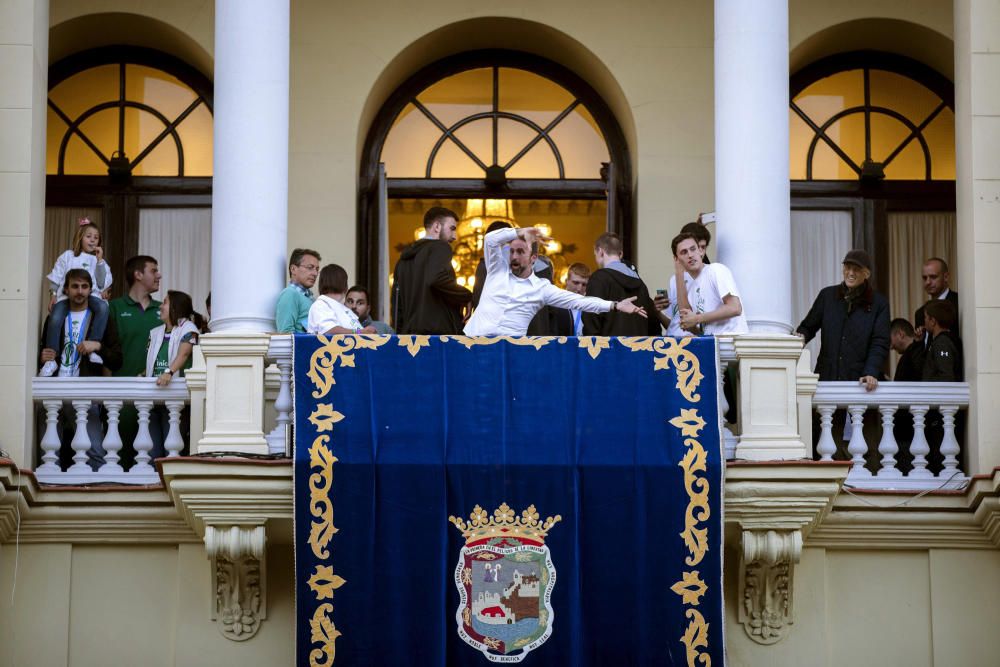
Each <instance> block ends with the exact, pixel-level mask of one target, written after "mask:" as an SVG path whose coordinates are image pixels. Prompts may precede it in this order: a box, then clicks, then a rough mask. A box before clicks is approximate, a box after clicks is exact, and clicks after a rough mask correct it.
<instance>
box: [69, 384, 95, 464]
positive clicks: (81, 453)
mask: <svg viewBox="0 0 1000 667" xmlns="http://www.w3.org/2000/svg"><path fill="white" fill-rule="evenodd" d="M73 409H74V410H76V433H74V434H73V441H72V442H70V447H72V448H73V452H74V453H73V465H71V466H70V467H69V470H67V471H66V472H69V473H83V474H87V473H92V472H93V470H91V469H90V466H89V465H87V450H88V449H90V434H89V433H87V413H88V412H90V401H73Z"/></svg>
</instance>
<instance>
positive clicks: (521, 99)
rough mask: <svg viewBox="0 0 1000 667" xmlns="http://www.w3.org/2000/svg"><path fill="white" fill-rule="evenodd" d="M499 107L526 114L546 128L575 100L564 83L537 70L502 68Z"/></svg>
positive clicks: (521, 114)
mask: <svg viewBox="0 0 1000 667" xmlns="http://www.w3.org/2000/svg"><path fill="white" fill-rule="evenodd" d="M499 93H500V94H499V109H500V111H508V112H510V113H514V114H517V115H519V116H524V117H525V118H527V119H528V120H531V121H534V122H535V123H536V124H538V125H540V126H542V127H543V128H544V127H545V126H547V125H548V124H549V123H551V122H552V121H553V120H555V119H556V116H558V115H559V113H560V112H561V111H563V109H565V108H566V107H568V106H569V105H570V104H572V103H573V96H572V95H570V93H569V91H568V90H566V89H565V88H563V87H562V86H560V85H558V84H556V83H554V82H552V81H549V80H548V79H546V78H544V77H541V76H539V75H537V74H535V73H533V72H526V71H525V70H522V69H511V68H508V67H503V68H501V69H500V90H499Z"/></svg>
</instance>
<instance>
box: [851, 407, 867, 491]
mask: <svg viewBox="0 0 1000 667" xmlns="http://www.w3.org/2000/svg"><path fill="white" fill-rule="evenodd" d="M866 409H868V406H866V405H850V406H848V407H847V411H848V412H849V413H850V415H851V441H850V442H849V443H847V451H848V453H850V455H851V463H852V464H853V465H852V467H851V472H850V473H849V474H850V475H851V476H852V477H871V476H872V474H871V473H870V472H869V471H868V469H867V468H865V454H867V453H868V443H867V442H865V434H864V426H865V424H864V419H865V410H866Z"/></svg>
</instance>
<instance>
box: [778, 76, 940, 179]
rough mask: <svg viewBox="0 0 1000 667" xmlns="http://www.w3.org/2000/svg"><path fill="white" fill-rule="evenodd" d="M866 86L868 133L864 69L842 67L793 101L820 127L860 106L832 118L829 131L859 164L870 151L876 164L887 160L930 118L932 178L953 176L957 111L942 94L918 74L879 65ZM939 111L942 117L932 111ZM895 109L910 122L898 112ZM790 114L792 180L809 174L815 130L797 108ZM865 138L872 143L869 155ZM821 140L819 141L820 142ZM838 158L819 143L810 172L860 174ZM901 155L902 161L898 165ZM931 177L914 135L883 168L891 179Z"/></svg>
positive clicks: (851, 176)
mask: <svg viewBox="0 0 1000 667" xmlns="http://www.w3.org/2000/svg"><path fill="white" fill-rule="evenodd" d="M868 87H869V105H868V106H867V108H868V110H869V112H870V119H871V120H870V134H869V135H868V136H867V137H866V130H865V125H864V113H863V112H862V110H863V109H864V108H866V104H865V78H864V70H863V69H854V70H849V71H844V72H838V73H836V74H833V75H830V76H827V77H825V78H823V79H820V80H818V81H815V82H813V83H812V84H810V85H809V86H807V87H806V88H805V89H804V90H803V91H802V92H801V93H799V95H797V96H796V98H795V100H794V104H795V105H796V106H797V107H798V108H799V109H800V110H802V112H803V113H805V114H806V116H807V117H808V118H809V119H810V120H812V122H813V123H815V124H816V125H817V126H822V125H823V124H824V123H826V122H827V121H829V120H830V119H831V118H833V117H834V116H835V115H836V114H838V113H839V112H841V111H845V110H849V109H855V108H857V109H858V111H859V112H858V113H852V114H850V115H848V116H846V117H844V118H842V119H840V120H838V121H836V122H834V123H833V124H832V125H831V126H830V127H829V128H828V129H827V130H826V134H827V136H828V137H829V138H830V139H831V140H832V141H833V142H834V143H835V144H836V145H837V146H838V148H840V149H841V150H842V151H843V152H844V153H846V154H847V155H848V156H849V157H850V158H851V159H852V160H853V161H854V162H855V163H856V164H857V165H861V164H862V162H863V161H864V160H865V159H866V157H868V156H870V159H871V160H872V161H873V162H875V163H885V161H886V160H887V159H888V157H889V156H890V155H892V154H893V153H894V152H896V151H897V150H898V149H899V147H900V146H901V145H902V142H903V141H905V140H906V139H907V137H908V136H909V135H910V134H911V131H912V130H911V128H912V127H919V126H920V125H922V124H923V123H924V122H926V121H927V120H928V119H932V121H931V123H930V124H929V125H928V127H927V128H925V129H924V130H923V131H922V132H921V134H923V136H924V139H925V140H926V141H927V143H928V146H929V149H930V154H931V175H930V177H931V178H933V179H953V178H954V174H955V139H954V114H953V113H952V111H951V110H950V109H947V108H944V109H942V106H943V101H942V99H941V97H940V96H938V95H937V93H935V92H933V91H932V90H931V89H930V88H928V87H927V86H925V85H923V84H922V83H920V82H919V81H917V80H915V79H912V78H909V77H907V76H904V75H902V74H897V73H894V72H889V71H885V70H879V69H870V70H869V76H868ZM887 111H888V112H892V113H887ZM935 113H938V116H932V115H933V114H935ZM896 114H898V115H900V116H902V117H903V118H905V119H906V120H907V121H909V123H910V124H911V125H907V123H905V122H903V121H901V120H900V119H899V118H897V117H895V115H896ZM790 119H791V121H790V127H789V132H790V135H789V139H790V142H789V143H790V146H789V158H790V177H791V178H792V179H793V180H794V179H802V178H805V177H806V173H807V168H808V164H807V162H808V147H809V144H810V143H811V142H812V141H813V138H814V137H815V136H816V135H815V132H814V131H813V130H812V129H811V128H810V127H809V126H808V124H807V123H805V122H804V121H803V120H802V119H801V118H798V117H797V114H795V113H794V112H793V113H792V115H791V116H790ZM866 141H867V142H868V144H869V145H870V149H869V151H868V152H867V155H866V149H865V146H866ZM822 143H823V142H822V140H821V141H820V144H819V145H822ZM911 144H912V145H911ZM903 153H905V156H904V155H903ZM835 158H836V155H835V152H834V151H832V150H830V149H829V147H826V148H823V149H822V150H820V149H819V148H817V150H816V151H815V155H814V160H813V163H812V172H813V173H812V177H813V178H814V179H829V178H836V179H845V180H855V179H857V178H858V174H857V173H856V172H855V171H854V170H852V169H849V168H848V167H847V165H846V164H844V162H843V160H840V159H839V158H837V159H835ZM900 160H904V161H903V162H900V164H897V161H900ZM845 169H847V171H846V172H845ZM835 174H839V175H835ZM927 177H928V176H927V169H926V160H925V158H924V154H923V150H922V149H921V147H920V142H919V141H916V140H911V142H910V143H908V144H907V145H906V147H905V148H904V149H903V151H902V152H901V153H899V154H898V155H897V156H896V157H894V158H893V161H892V162H891V163H890V164H889V165H888V166H887V167H886V168H885V178H887V179H896V180H924V179H926V178H927Z"/></svg>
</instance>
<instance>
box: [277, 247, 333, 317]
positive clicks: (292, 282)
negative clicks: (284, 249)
mask: <svg viewBox="0 0 1000 667" xmlns="http://www.w3.org/2000/svg"><path fill="white" fill-rule="evenodd" d="M320 261H322V260H321V259H320V256H319V253H318V252H316V251H315V250H309V249H308V248H296V249H295V250H293V251H292V256H291V257H289V258H288V278H289V280H288V287H286V288H285V289H283V290H281V294H279V295H278V304H277V306H275V311H274V322H275V324H276V325H277V329H278V333H305V332H306V323H307V322H308V320H309V308H311V307H312V304H313V300H314V299H315V298H316V297H314V296H313V293H312V286H313V285H315V284H316V277H317V276H318V275H319V263H320Z"/></svg>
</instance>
